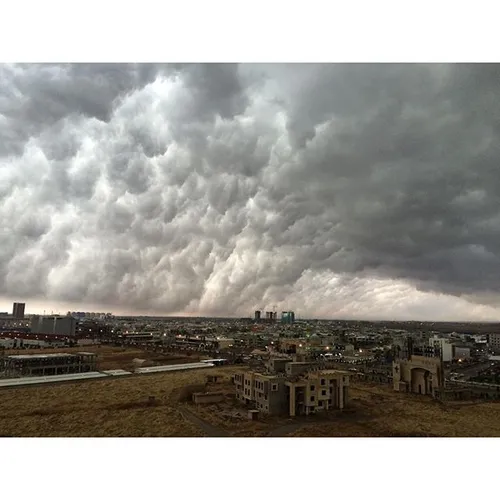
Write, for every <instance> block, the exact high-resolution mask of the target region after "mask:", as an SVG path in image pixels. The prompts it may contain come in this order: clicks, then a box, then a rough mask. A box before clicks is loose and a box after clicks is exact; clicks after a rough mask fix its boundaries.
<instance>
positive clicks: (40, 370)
mask: <svg viewBox="0 0 500 500" xmlns="http://www.w3.org/2000/svg"><path fill="white" fill-rule="evenodd" d="M3 365H4V366H3V372H4V375H5V376H6V377H33V376H46V375H62V374H66V373H85V372H92V371H95V370H96V367H97V355H96V354H95V353H91V352H78V353H74V354H68V353H63V352H61V353H55V354H17V355H10V356H5V358H4V359H3Z"/></svg>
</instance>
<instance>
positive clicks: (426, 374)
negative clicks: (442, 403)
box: [410, 368, 432, 394]
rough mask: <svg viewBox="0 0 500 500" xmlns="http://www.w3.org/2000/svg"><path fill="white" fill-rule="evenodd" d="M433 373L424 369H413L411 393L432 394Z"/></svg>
mask: <svg viewBox="0 0 500 500" xmlns="http://www.w3.org/2000/svg"><path fill="white" fill-rule="evenodd" d="M430 377H431V372H430V371H429V370H425V369H424V368H413V369H412V370H411V383H410V387H411V392H413V393H414V394H431V393H432V389H431V387H432V386H431V383H430Z"/></svg>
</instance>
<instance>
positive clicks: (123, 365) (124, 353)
mask: <svg viewBox="0 0 500 500" xmlns="http://www.w3.org/2000/svg"><path fill="white" fill-rule="evenodd" d="M52 352H56V353H57V352H68V353H70V352H95V353H96V354H97V356H98V357H97V362H98V365H97V366H98V369H99V370H115V369H122V370H132V369H133V368H134V365H133V363H132V361H133V359H135V358H139V359H147V360H151V361H154V362H155V363H158V364H162V365H168V364H176V363H195V362H197V361H198V360H199V359H200V358H199V356H196V355H192V356H185V355H173V354H161V353H159V352H158V353H155V352H153V351H143V350H142V349H137V348H132V347H112V346H107V345H106V346H80V347H71V348H69V347H65V348H60V349H40V350H38V349H37V350H31V349H30V350H23V349H21V350H19V349H18V350H14V349H11V350H7V351H6V352H5V354H6V355H8V354H49V353H52Z"/></svg>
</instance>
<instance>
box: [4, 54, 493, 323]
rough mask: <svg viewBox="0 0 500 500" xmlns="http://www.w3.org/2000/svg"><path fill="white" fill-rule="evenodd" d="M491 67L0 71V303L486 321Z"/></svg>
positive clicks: (33, 307)
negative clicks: (292, 312)
mask: <svg viewBox="0 0 500 500" xmlns="http://www.w3.org/2000/svg"><path fill="white" fill-rule="evenodd" d="M499 82H500V66H498V65H489V66H488V65H479V64H476V65H376V64H372V65H313V64H307V65H298V64H294V65H249V64H244V65H239V66H238V65H215V64H213V65H212V64H203V65H178V64H175V65H105V64H82V65H17V66H15V65H1V66H0V238H1V239H0V296H1V297H0V306H1V308H2V309H3V310H6V311H7V310H10V309H11V303H12V302H13V301H14V300H20V301H25V302H27V310H28V311H33V312H35V311H41V310H43V309H47V310H59V311H60V312H63V313H64V312H66V311H67V310H70V309H71V310H85V309H87V310H89V309H95V310H102V311H111V312H115V313H138V314H159V315H168V314H179V313H185V314H194V315H198V314H199V315H215V316H218V315H224V316H226V315H237V316H249V315H251V314H253V311H254V310H255V309H269V310H272V308H273V306H276V308H277V310H278V311H281V310H287V309H293V310H295V312H296V315H297V316H298V317H321V318H360V319H366V318H368V319H376V318H380V319H421V320H426V319H429V320H500V307H497V306H498V304H500V302H499V299H500V161H499V160H500V150H499V144H500V141H499V134H500V86H499V85H500V84H499Z"/></svg>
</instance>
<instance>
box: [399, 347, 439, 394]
mask: <svg viewBox="0 0 500 500" xmlns="http://www.w3.org/2000/svg"><path fill="white" fill-rule="evenodd" d="M392 380H393V386H394V390H395V391H398V392H411V393H414V394H427V395H431V396H433V397H436V395H437V393H439V392H442V390H443V388H444V380H445V375H444V366H443V359H442V357H441V352H440V350H439V349H436V348H433V347H415V346H414V345H413V342H412V340H411V339H408V341H407V343H406V345H405V346H404V349H403V350H402V351H401V352H400V353H399V355H398V356H397V358H396V359H395V360H394V361H393V363H392Z"/></svg>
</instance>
